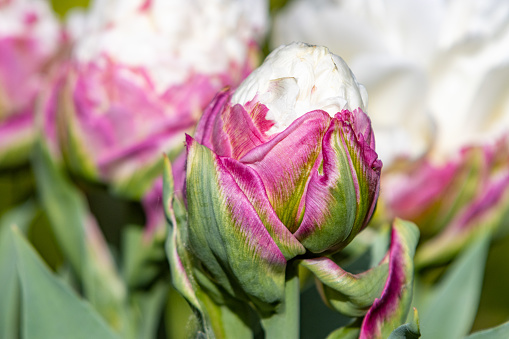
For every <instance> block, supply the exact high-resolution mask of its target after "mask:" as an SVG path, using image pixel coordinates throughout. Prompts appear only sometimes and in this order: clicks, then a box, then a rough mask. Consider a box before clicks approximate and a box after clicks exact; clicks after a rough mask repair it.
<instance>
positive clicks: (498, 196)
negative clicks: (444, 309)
mask: <svg viewBox="0 0 509 339" xmlns="http://www.w3.org/2000/svg"><path fill="white" fill-rule="evenodd" d="M508 140H509V139H508V138H507V137H506V138H502V139H500V140H499V141H498V142H497V143H495V144H493V145H486V146H471V147H467V148H464V149H463V150H462V151H461V152H460V153H459V154H458V156H457V158H456V159H453V160H450V161H448V162H446V163H444V164H436V163H433V162H431V161H429V160H423V161H421V162H420V163H417V164H415V163H414V164H412V165H411V166H410V167H409V169H406V170H401V171H399V172H398V171H395V172H394V171H390V172H388V173H387V176H386V180H385V181H384V182H383V187H385V192H387V195H386V196H385V197H383V198H382V199H383V202H384V204H385V205H386V207H387V210H388V211H389V213H390V214H391V216H398V217H402V218H406V219H409V220H412V221H414V222H415V223H416V224H417V225H419V228H420V229H421V231H422V233H423V237H424V240H425V243H424V244H423V245H422V246H421V248H420V249H419V251H418V253H417V255H416V261H417V262H418V264H419V266H422V265H427V264H432V263H434V262H437V261H439V262H443V261H447V260H449V259H450V258H451V257H452V256H454V255H455V254H456V253H458V252H459V251H460V250H461V249H462V248H463V247H464V246H465V245H466V244H467V243H468V242H469V241H470V240H471V239H473V237H475V236H476V235H478V234H479V233H478V232H491V231H495V230H497V229H504V228H506V227H507V221H505V219H504V218H505V216H506V215H507V213H508V211H509V203H508V201H509V162H508V160H507V159H509V143H508Z"/></svg>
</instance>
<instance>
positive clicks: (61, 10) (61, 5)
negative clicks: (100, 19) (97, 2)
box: [50, 0, 90, 17]
mask: <svg viewBox="0 0 509 339" xmlns="http://www.w3.org/2000/svg"><path fill="white" fill-rule="evenodd" d="M50 2H51V6H52V7H53V9H54V10H55V12H57V13H58V15H60V17H63V16H64V15H65V13H67V11H69V9H71V8H75V7H87V6H88V4H89V2H90V1H89V0H50Z"/></svg>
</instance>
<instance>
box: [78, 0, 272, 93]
mask: <svg viewBox="0 0 509 339" xmlns="http://www.w3.org/2000/svg"><path fill="white" fill-rule="evenodd" d="M266 21H267V3H266V1H264V0H255V1H247V0H207V1H204V0H188V1H175V0H121V1H120V0H117V1H105V0H96V1H94V2H93V4H92V8H91V10H90V12H89V13H88V14H86V15H85V14H84V13H83V12H74V13H72V14H71V15H70V17H69V28H70V31H71V32H72V33H71V34H73V35H74V36H75V37H76V38H77V40H78V43H77V45H76V48H75V53H74V54H75V57H76V59H77V60H78V61H79V62H81V63H86V62H90V61H93V60H96V59H98V58H99V57H101V56H105V55H106V56H108V57H109V58H110V59H111V60H113V61H114V62H116V63H120V64H123V65H126V66H132V67H136V66H142V67H144V69H146V71H147V73H148V75H149V77H150V79H151V80H152V81H153V82H154V85H155V86H156V89H157V91H158V92H162V91H165V90H166V89H168V87H170V86H171V85H176V84H180V83H182V82H185V81H187V80H188V78H189V77H190V76H191V75H192V74H203V75H208V74H210V75H214V74H219V73H224V72H228V68H229V67H230V66H231V65H232V64H238V65H241V64H243V63H245V60H246V59H247V58H248V54H249V48H248V45H249V43H250V42H256V41H260V40H261V38H263V37H264V34H265V30H266V25H267V23H266Z"/></svg>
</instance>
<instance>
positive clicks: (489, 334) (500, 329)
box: [465, 322, 509, 339]
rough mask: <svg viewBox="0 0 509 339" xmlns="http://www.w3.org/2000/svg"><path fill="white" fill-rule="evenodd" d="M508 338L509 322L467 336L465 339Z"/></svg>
mask: <svg viewBox="0 0 509 339" xmlns="http://www.w3.org/2000/svg"><path fill="white" fill-rule="evenodd" d="M507 338H509V322H506V323H504V324H502V325H500V326H497V327H493V328H490V329H487V330H484V331H479V332H476V333H474V334H471V335H469V336H468V337H466V338H465V339H507Z"/></svg>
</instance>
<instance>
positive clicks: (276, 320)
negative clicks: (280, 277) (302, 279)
mask: <svg viewBox="0 0 509 339" xmlns="http://www.w3.org/2000/svg"><path fill="white" fill-rule="evenodd" d="M298 272H299V271H298V264H297V263H296V262H291V263H288V266H287V267H286V280H285V300H284V302H283V305H281V306H282V307H281V309H280V311H279V312H277V313H275V314H273V315H272V316H271V317H268V318H264V319H262V321H261V322H262V326H263V328H264V329H265V339H280V338H285V339H298V338H299V330H300V328H299V327H300V321H299V320H300V319H299V318H300V286H299V274H298Z"/></svg>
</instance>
